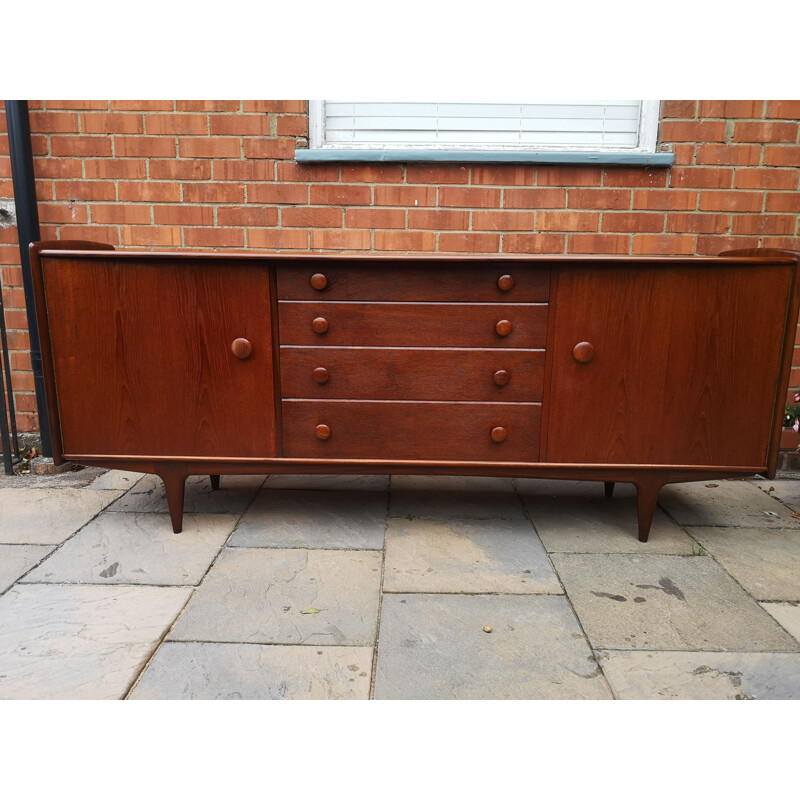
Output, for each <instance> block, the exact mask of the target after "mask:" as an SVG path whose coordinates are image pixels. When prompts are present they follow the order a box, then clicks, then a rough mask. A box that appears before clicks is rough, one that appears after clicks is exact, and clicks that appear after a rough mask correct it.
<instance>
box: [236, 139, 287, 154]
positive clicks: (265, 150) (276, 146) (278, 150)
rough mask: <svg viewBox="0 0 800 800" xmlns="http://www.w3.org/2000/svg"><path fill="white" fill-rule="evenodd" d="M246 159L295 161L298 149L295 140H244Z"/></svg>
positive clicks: (243, 146)
mask: <svg viewBox="0 0 800 800" xmlns="http://www.w3.org/2000/svg"><path fill="white" fill-rule="evenodd" d="M242 148H243V150H244V157H245V158H275V159H290V158H291V159H293V158H294V151H295V149H296V145H295V141H294V139H266V138H264V139H262V138H258V137H256V138H252V139H250V138H247V139H242Z"/></svg>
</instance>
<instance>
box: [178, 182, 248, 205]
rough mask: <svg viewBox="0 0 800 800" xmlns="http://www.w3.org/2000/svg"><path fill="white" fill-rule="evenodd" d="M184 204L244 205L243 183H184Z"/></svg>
mask: <svg viewBox="0 0 800 800" xmlns="http://www.w3.org/2000/svg"><path fill="white" fill-rule="evenodd" d="M181 186H182V187H183V202H184V203H243V202H244V184H243V183H183V184H181Z"/></svg>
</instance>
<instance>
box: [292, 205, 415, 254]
mask: <svg viewBox="0 0 800 800" xmlns="http://www.w3.org/2000/svg"><path fill="white" fill-rule="evenodd" d="M287 211H288V209H287ZM284 213H285V212H284ZM344 226H345V228H367V229H369V230H377V229H379V228H405V226H406V212H405V210H404V209H401V208H348V209H347V210H346V211H345V214H344ZM376 246H377V245H376Z"/></svg>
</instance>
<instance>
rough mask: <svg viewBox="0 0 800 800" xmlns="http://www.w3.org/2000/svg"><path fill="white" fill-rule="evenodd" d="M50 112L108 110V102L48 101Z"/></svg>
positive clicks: (46, 102) (46, 103)
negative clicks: (56, 109)
mask: <svg viewBox="0 0 800 800" xmlns="http://www.w3.org/2000/svg"><path fill="white" fill-rule="evenodd" d="M45 105H46V106H47V108H48V110H49V109H52V108H66V109H74V110H77V111H83V110H87V109H103V108H108V100H46V101H45Z"/></svg>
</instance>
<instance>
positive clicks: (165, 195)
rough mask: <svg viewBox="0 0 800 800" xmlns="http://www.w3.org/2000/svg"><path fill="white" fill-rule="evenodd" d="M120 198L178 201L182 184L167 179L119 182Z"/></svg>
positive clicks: (151, 201)
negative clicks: (169, 181)
mask: <svg viewBox="0 0 800 800" xmlns="http://www.w3.org/2000/svg"><path fill="white" fill-rule="evenodd" d="M119 199H120V201H122V202H130V203H177V202H179V201H180V199H181V188H180V184H177V183H168V182H167V181H137V182H135V183H134V182H131V183H128V182H125V183H120V184H119Z"/></svg>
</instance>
